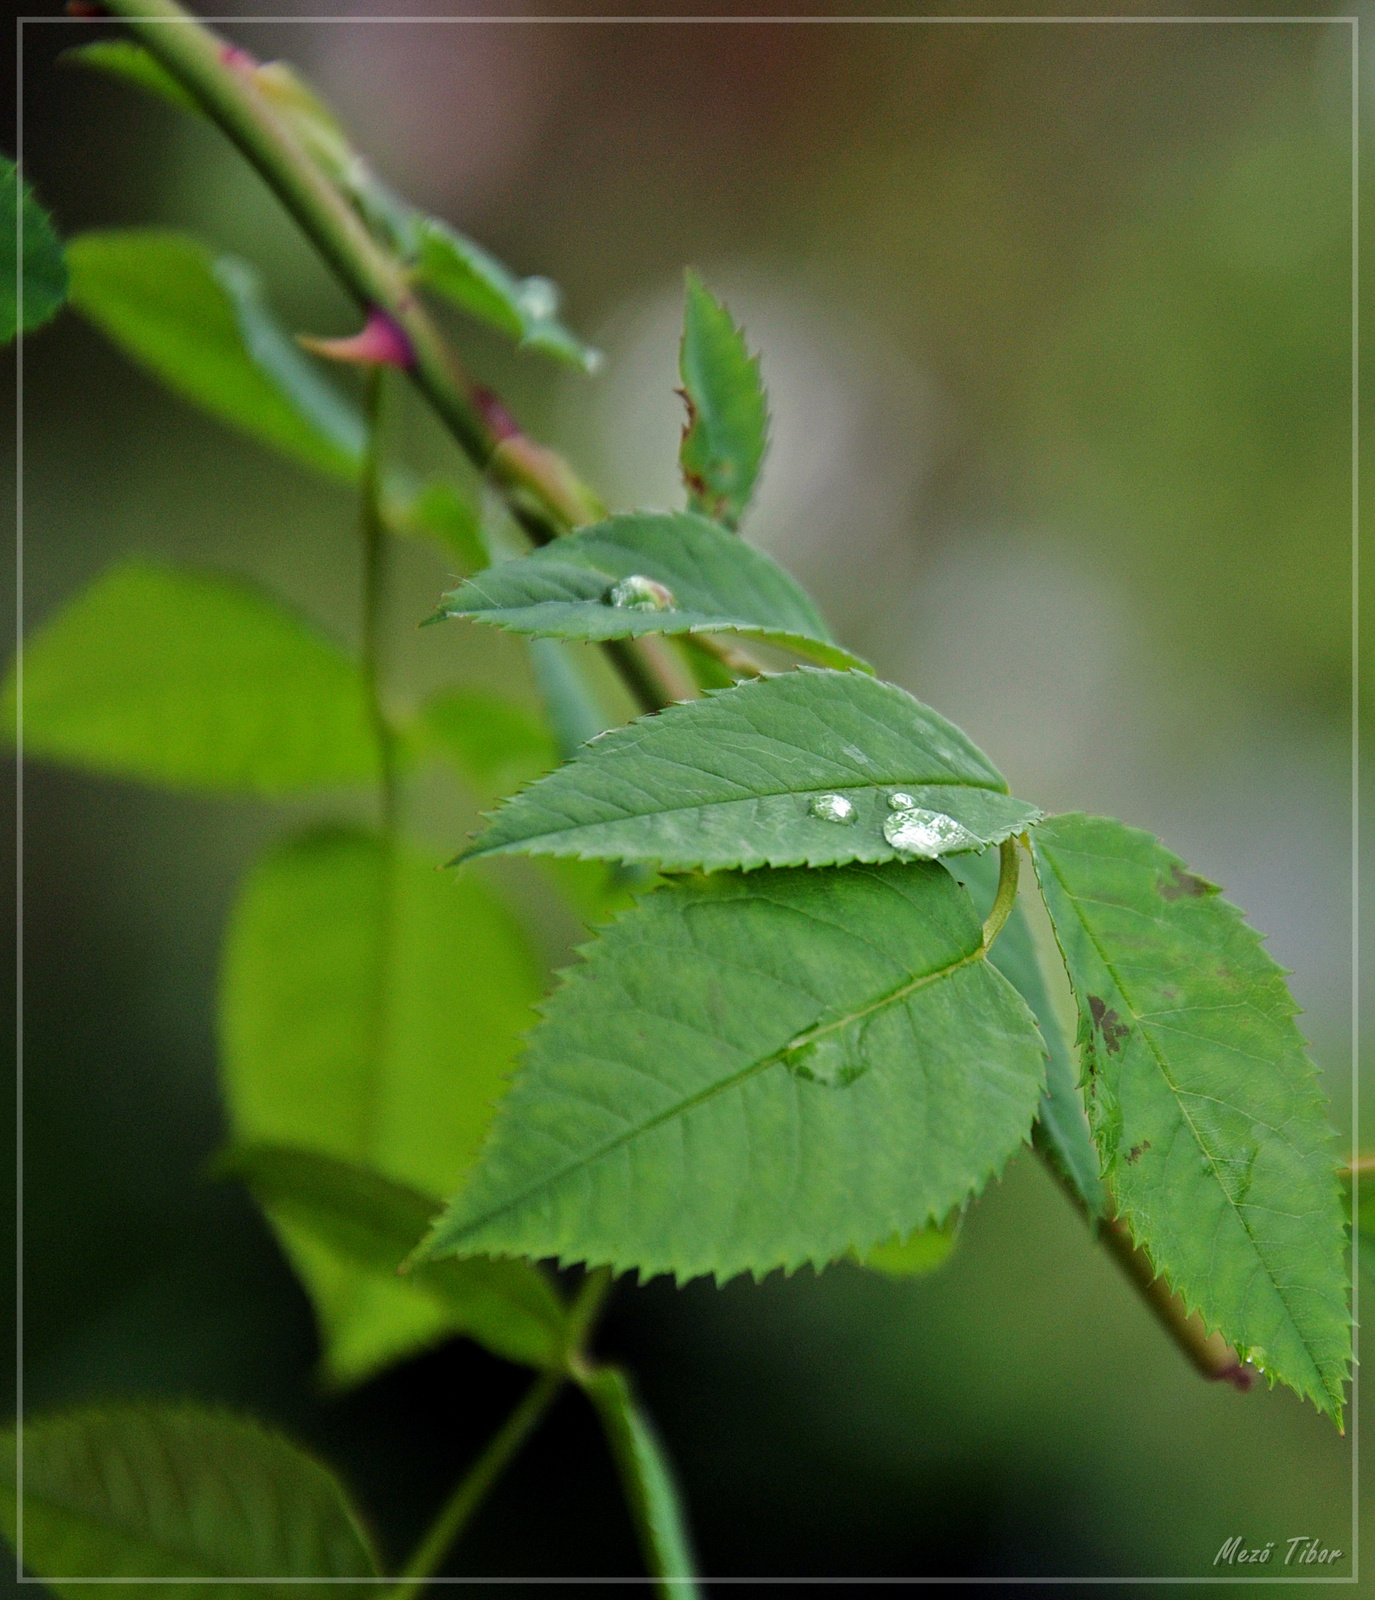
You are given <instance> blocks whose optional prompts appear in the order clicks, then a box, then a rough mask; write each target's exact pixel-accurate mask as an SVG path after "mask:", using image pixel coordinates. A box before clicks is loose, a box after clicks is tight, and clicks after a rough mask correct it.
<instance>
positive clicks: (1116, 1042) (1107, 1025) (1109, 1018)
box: [1089, 994, 1131, 1056]
mask: <svg viewBox="0 0 1375 1600" xmlns="http://www.w3.org/2000/svg"><path fill="white" fill-rule="evenodd" d="M1089 1011H1090V1012H1091V1013H1092V1015H1093V1025H1094V1027H1095V1028H1097V1029H1098V1031H1099V1033H1101V1034H1102V1035H1103V1043H1104V1044H1105V1045H1106V1046H1107V1047H1108V1054H1109V1055H1112V1056H1115V1055H1116V1054H1117V1052H1118V1051H1119V1050H1120V1049H1121V1048H1122V1041H1123V1040H1124V1039H1125V1038H1127V1037H1128V1036H1129V1035H1130V1033H1131V1029H1130V1028H1129V1027H1128V1026H1127V1024H1126V1023H1125V1022H1123V1021H1122V1019H1121V1018H1120V1017H1119V1016H1118V1015H1117V1013H1116V1012H1115V1011H1114V1010H1112V1008H1111V1007H1110V1006H1108V1005H1105V1004H1104V1002H1103V1001H1102V1000H1100V999H1099V998H1098V996H1097V995H1096V994H1091V995H1090V996H1089Z"/></svg>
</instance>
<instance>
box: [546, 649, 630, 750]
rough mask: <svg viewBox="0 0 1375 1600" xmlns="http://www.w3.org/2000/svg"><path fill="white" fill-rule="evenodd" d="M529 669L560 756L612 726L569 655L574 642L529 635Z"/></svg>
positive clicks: (577, 747) (576, 748)
mask: <svg viewBox="0 0 1375 1600" xmlns="http://www.w3.org/2000/svg"><path fill="white" fill-rule="evenodd" d="M525 648H526V649H527V651H528V652H529V654H530V669H531V671H532V672H533V673H534V676H535V687H536V688H537V689H538V690H539V693H540V699H541V700H543V702H544V715H545V717H546V718H547V719H548V722H549V731H550V732H551V733H552V734H553V736H554V742H555V744H556V745H557V746H558V752H559V755H560V757H561V758H562V759H563V760H564V761H567V760H568V758H569V756H572V755H575V754H576V753H577V751H578V749H579V747H580V746H582V745H584V744H586V743H587V741H588V740H589V739H595V738H596V737H597V735H598V734H599V733H604V732H605V731H606V729H607V728H609V727H611V726H612V719H611V718H610V717H608V716H607V714H606V712H605V710H604V709H603V708H602V706H601V705H600V704H599V703H598V701H597V697H596V695H594V694H593V692H592V690H591V688H590V687H589V686H588V683H587V681H586V679H585V678H584V676H583V674H582V672H581V671H579V668H578V663H577V662H576V661H574V660H573V659H571V657H572V654H573V651H574V648H575V647H574V646H572V645H567V644H564V643H563V641H562V640H561V639H529V640H527V641H526V646H525Z"/></svg>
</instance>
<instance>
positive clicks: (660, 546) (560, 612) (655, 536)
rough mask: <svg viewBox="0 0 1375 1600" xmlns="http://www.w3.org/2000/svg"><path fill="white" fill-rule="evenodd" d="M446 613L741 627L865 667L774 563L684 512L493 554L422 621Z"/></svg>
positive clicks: (670, 627)
mask: <svg viewBox="0 0 1375 1600" xmlns="http://www.w3.org/2000/svg"><path fill="white" fill-rule="evenodd" d="M613 591H616V592H615V593H613ZM445 617H471V618H472V619H473V620H474V621H476V622H489V623H492V624H494V625H495V626H496V627H498V628H508V629H510V630H511V631H512V632H513V633H528V634H534V635H535V636H536V637H538V638H563V639H592V640H602V639H633V638H638V637H639V636H640V635H641V634H645V633H746V634H752V635H754V636H755V637H756V638H759V639H763V640H765V641H766V642H767V643H769V644H775V645H778V646H780V647H781V648H783V649H785V650H793V651H795V652H796V653H797V654H799V655H804V656H811V657H813V658H814V659H815V660H817V661H821V662H824V663H825V664H826V665H827V666H838V667H851V666H859V667H864V666H865V663H864V662H862V661H861V660H860V659H859V658H858V657H857V656H853V655H851V654H850V652H849V651H848V650H843V649H841V647H840V646H839V645H838V644H836V642H835V641H834V640H833V639H832V638H831V634H830V631H829V629H828V628H827V627H826V624H825V623H824V622H823V621H822V619H821V614H820V613H819V612H818V611H817V609H816V607H815V606H814V605H813V604H812V602H811V600H810V599H809V598H808V596H807V594H806V592H805V591H804V590H803V588H802V587H801V585H800V584H799V583H797V581H796V580H795V579H794V578H792V577H790V576H789V575H788V574H787V573H786V572H784V570H783V569H782V567H780V566H778V565H777V564H776V563H775V562H773V561H771V560H770V559H769V557H768V556H766V555H765V554H764V553H763V552H762V551H759V550H755V549H753V548H752V547H751V546H750V545H747V544H746V543H745V542H744V541H743V540H741V539H736V538H732V536H731V535H730V534H728V533H727V532H726V531H725V530H724V529H723V528H721V527H719V526H718V525H717V524H716V523H714V522H711V521H709V520H708V519H707V518H706V517H699V516H696V515H695V514H694V513H692V512H690V511H673V512H659V511H634V512H630V513H627V514H626V515H624V516H617V517H610V518H608V519H607V521H605V522H598V523H594V524H593V525H592V526H591V527H589V528H581V529H579V531H578V532H577V533H573V534H569V535H568V536H567V537H566V538H563V539H557V540H555V542H554V543H553V544H550V545H546V546H545V547H544V548H543V549H542V550H535V551H533V552H532V553H531V554H530V555H528V556H522V557H521V558H520V559H519V560H516V561H502V562H499V563H498V564H497V565H496V566H494V567H489V568H488V569H487V571H486V572H484V573H482V574H480V575H479V576H478V577H476V578H470V579H469V580H468V582H467V583H465V584H464V585H463V587H462V588H460V589H455V590H454V591H453V592H452V593H451V594H446V595H445V596H444V598H443V601H442V603H441V605H440V608H439V612H438V614H437V615H436V616H435V617H434V619H433V620H434V621H436V622H438V621H440V620H442V619H443V618H445ZM866 670H867V669H866Z"/></svg>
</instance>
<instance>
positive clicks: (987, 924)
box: [983, 837, 1021, 954]
mask: <svg viewBox="0 0 1375 1600" xmlns="http://www.w3.org/2000/svg"><path fill="white" fill-rule="evenodd" d="M1020 865H1021V860H1020V857H1019V856H1018V854H1017V840H1016V838H1015V837H1014V838H1011V839H1004V840H1003V842H1002V843H1001V844H1000V845H999V846H998V892H997V894H995V895H994V897H993V905H992V908H991V909H990V911H989V913H988V916H987V917H986V918H985V919H984V944H983V947H984V953H985V954H987V952H988V951H989V950H991V949H992V947H993V941H994V940H995V939H996V938H997V937H998V935H999V934H1000V933H1001V932H1002V931H1003V924H1004V923H1005V922H1006V921H1007V919H1008V918H1009V917H1010V916H1011V915H1012V908H1013V906H1014V905H1016V903H1017V873H1018V869H1019V867H1020Z"/></svg>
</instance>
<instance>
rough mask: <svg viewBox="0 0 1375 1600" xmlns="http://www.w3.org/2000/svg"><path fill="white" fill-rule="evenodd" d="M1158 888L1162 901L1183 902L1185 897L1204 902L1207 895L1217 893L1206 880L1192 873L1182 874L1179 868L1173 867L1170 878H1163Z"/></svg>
mask: <svg viewBox="0 0 1375 1600" xmlns="http://www.w3.org/2000/svg"><path fill="white" fill-rule="evenodd" d="M1156 888H1157V889H1158V890H1159V892H1160V897H1161V899H1162V900H1181V899H1183V898H1184V896H1185V895H1188V896H1189V897H1190V898H1191V899H1193V900H1202V899H1203V898H1204V897H1205V896H1206V895H1210V894H1216V892H1217V891H1216V889H1215V888H1214V887H1213V885H1212V884H1211V883H1209V882H1208V880H1207V879H1206V878H1199V877H1195V875H1194V874H1193V873H1192V872H1181V871H1180V869H1179V868H1178V867H1171V868H1170V875H1169V877H1168V878H1162V879H1161V880H1160V882H1159V883H1158V884H1156Z"/></svg>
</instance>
